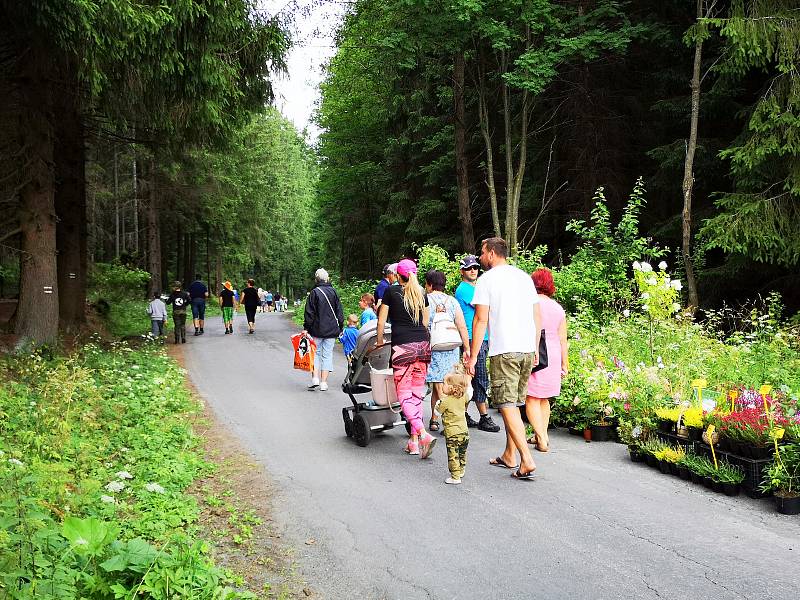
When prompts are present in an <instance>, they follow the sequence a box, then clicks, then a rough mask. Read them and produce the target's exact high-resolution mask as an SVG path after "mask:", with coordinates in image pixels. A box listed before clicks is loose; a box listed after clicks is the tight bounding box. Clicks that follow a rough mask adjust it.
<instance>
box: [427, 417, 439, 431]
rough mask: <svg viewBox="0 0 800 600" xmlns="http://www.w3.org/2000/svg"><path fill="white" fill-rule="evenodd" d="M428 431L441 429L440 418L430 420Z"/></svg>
mask: <svg viewBox="0 0 800 600" xmlns="http://www.w3.org/2000/svg"><path fill="white" fill-rule="evenodd" d="M428 431H439V420H438V419H431V420H430V421H429V422H428Z"/></svg>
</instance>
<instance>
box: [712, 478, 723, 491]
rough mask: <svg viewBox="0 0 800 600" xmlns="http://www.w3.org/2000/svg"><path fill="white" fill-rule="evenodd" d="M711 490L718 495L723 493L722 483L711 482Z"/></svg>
mask: <svg viewBox="0 0 800 600" xmlns="http://www.w3.org/2000/svg"><path fill="white" fill-rule="evenodd" d="M711 489H712V490H714V491H715V492H717V493H718V494H721V493H722V483H720V482H719V481H714V480H713V479H712V480H711Z"/></svg>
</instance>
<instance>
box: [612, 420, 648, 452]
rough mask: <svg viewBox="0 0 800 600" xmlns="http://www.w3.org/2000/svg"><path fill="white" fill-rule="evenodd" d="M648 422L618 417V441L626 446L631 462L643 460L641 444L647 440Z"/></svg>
mask: <svg viewBox="0 0 800 600" xmlns="http://www.w3.org/2000/svg"><path fill="white" fill-rule="evenodd" d="M649 430H650V420H649V419H646V418H641V417H633V416H630V417H620V420H619V424H618V425H617V435H618V436H619V441H620V442H622V443H623V444H626V445H627V446H628V452H629V453H630V456H631V461H633V462H641V461H642V460H644V458H645V454H644V453H643V452H642V444H643V443H644V442H646V441H647V439H648V438H649Z"/></svg>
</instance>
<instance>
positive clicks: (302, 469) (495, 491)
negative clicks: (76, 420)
mask: <svg viewBox="0 0 800 600" xmlns="http://www.w3.org/2000/svg"><path fill="white" fill-rule="evenodd" d="M236 319H237V321H236V329H237V331H236V334H235V335H233V336H230V335H228V336H226V335H224V334H223V328H222V323H221V321H220V320H219V319H218V318H217V319H211V320H209V321H208V322H207V325H206V334H205V335H204V336H202V337H191V338H189V343H188V344H186V346H185V348H186V362H187V365H188V368H189V374H190V377H191V379H192V381H193V383H194V384H195V385H196V387H197V388H198V389H199V391H200V393H201V394H202V395H203V396H204V397H205V399H206V400H207V402H208V403H209V404H210V406H211V407H212V409H213V410H214V412H215V413H216V414H217V415H218V417H219V418H220V420H221V421H222V422H223V423H225V424H227V425H228V426H229V427H230V430H231V432H232V433H233V434H235V435H236V436H238V437H239V438H240V440H241V441H242V442H243V443H244V445H245V446H246V447H247V448H248V449H249V450H250V451H251V452H252V454H253V455H254V457H255V458H256V459H257V460H258V461H260V462H261V463H262V464H263V465H264V466H265V468H266V470H267V471H268V472H269V473H270V475H271V476H272V477H273V479H274V482H275V483H276V484H277V486H278V488H279V489H280V493H279V495H278V496H277V498H276V501H275V506H274V510H275V511H276V516H277V519H278V522H279V524H280V526H281V527H282V529H283V530H284V534H285V536H286V537H288V538H289V539H290V540H291V541H292V542H293V543H294V545H295V547H296V548H297V549H298V552H297V556H296V558H297V561H298V563H299V567H300V570H301V572H302V575H303V576H304V578H305V579H306V580H307V581H308V583H309V584H310V586H311V587H312V588H313V589H314V590H315V591H316V592H317V593H318V594H319V595H321V596H322V597H324V598H342V599H350V598H365V599H366V598H391V599H395V598H396V599H403V600H406V599H414V598H464V599H466V598H480V599H485V598H536V599H553V598H559V599H560V598H570V599H578V598H593V599H606V598H608V599H611V598H614V599H617V598H675V599H681V600H685V599H690V598H691V599H694V598H714V599H728V598H753V599H762V598H775V599H786V600H789V599H791V600H796V599H797V598H798V597H800V568H798V566H799V565H800V562H798V558H800V517H796V516H795V517H788V516H783V515H779V514H777V513H776V512H775V511H774V507H773V505H772V503H771V501H769V500H751V499H749V498H747V497H744V496H740V497H738V498H727V497H725V496H722V495H720V494H715V493H712V492H711V491H709V490H706V489H705V488H703V487H700V486H697V485H693V484H690V483H688V482H684V481H681V480H679V479H678V478H676V477H671V476H666V475H661V474H659V473H657V472H656V471H654V470H653V469H650V468H648V467H646V466H644V465H641V464H634V463H631V462H630V460H629V459H628V454H627V451H626V449H625V447H624V446H622V445H619V444H614V443H598V442H595V443H591V444H587V443H585V442H584V441H583V440H582V439H579V438H576V437H573V436H569V435H566V434H565V433H562V432H559V431H555V432H553V433H552V435H551V448H552V449H551V451H550V452H549V453H548V454H541V453H538V452H534V457H535V459H536V460H537V464H538V471H537V473H538V476H537V478H536V479H535V480H533V481H529V482H525V481H516V480H514V479H512V478H511V477H510V472H509V471H507V470H505V469H500V468H497V467H492V466H490V465H489V464H488V460H489V459H490V458H492V457H494V456H496V455H497V454H499V453H500V451H501V450H502V446H503V443H504V436H503V434H502V432H501V433H498V434H491V433H485V432H481V431H475V430H471V431H472V432H473V433H472V437H471V440H470V447H469V454H468V465H467V473H466V476H465V479H464V483H463V484H462V485H461V486H448V485H445V484H444V483H443V480H444V479H445V477H447V475H448V473H447V459H446V454H445V448H444V440H443V439H440V442H439V445H438V446H437V447H436V449H435V450H434V454H433V457H432V458H431V459H430V460H427V461H420V460H419V459H418V458H416V457H410V456H407V455H406V454H404V453H403V452H402V448H403V445H404V442H405V432H404V431H403V430H402V429H395V430H392V431H389V432H387V433H384V434H382V435H379V436H377V438H376V439H374V440H373V441H372V443H371V444H370V445H369V446H368V447H366V448H360V447H358V446H356V445H355V443H354V442H353V441H352V440H350V439H348V438H347V437H345V435H344V428H343V425H342V418H341V409H342V407H344V406H347V405H348V403H349V400H348V398H347V396H345V395H344V394H343V393H342V392H341V390H340V388H339V383H340V382H341V380H342V378H343V376H344V372H345V368H344V364H345V361H344V357H343V356H342V354H341V346H338V347H337V350H336V361H335V368H336V372H335V373H334V374H332V378H331V381H332V385H331V389H330V390H329V391H327V392H309V391H307V390H306V385H307V383H308V379H309V378H308V376H307V374H306V373H302V372H300V371H295V370H293V369H292V351H291V346H290V342H289V337H290V336H291V335H292V334H293V333H295V332H296V328H295V327H294V326H293V324H292V323H291V321H290V320H289V318H288V316H287V315H282V314H267V315H262V314H259V315H258V316H257V329H258V331H257V332H256V334H255V335H252V336H251V335H246V333H245V330H246V326H245V324H244V321H243V317H242V316H240V315H238V316H237V317H236ZM190 329H191V328H190ZM472 411H473V412H474V411H475V409H474V407H473V408H472ZM311 540H313V543H307V542H309V541H311Z"/></svg>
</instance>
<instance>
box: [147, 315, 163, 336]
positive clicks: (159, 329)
mask: <svg viewBox="0 0 800 600" xmlns="http://www.w3.org/2000/svg"><path fill="white" fill-rule="evenodd" d="M150 329H151V333H152V334H153V337H158V336H160V335H164V321H162V320H161V319H151V320H150Z"/></svg>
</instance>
